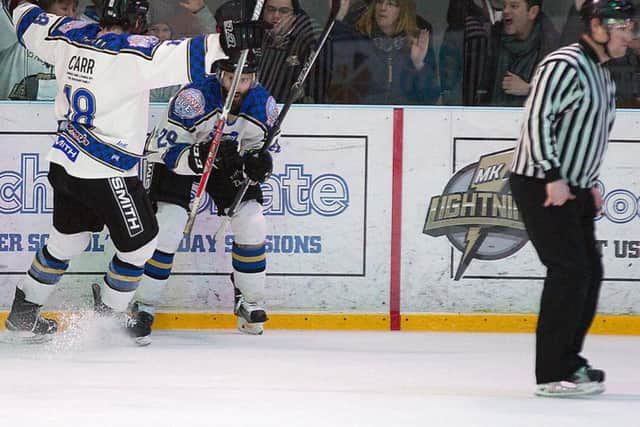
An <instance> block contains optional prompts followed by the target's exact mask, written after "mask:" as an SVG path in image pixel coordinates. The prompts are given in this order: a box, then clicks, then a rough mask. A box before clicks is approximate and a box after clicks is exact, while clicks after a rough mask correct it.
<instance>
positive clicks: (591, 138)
mask: <svg viewBox="0 0 640 427" xmlns="http://www.w3.org/2000/svg"><path fill="white" fill-rule="evenodd" d="M615 92H616V87H615V83H614V81H613V79H612V78H611V75H610V74H609V70H608V69H607V68H605V67H604V66H603V65H602V64H600V63H599V59H598V56H597V55H596V53H595V51H594V50H593V49H592V48H591V47H590V46H589V45H588V44H587V43H586V42H584V41H583V40H581V41H580V42H578V43H574V44H572V45H569V46H566V47H563V48H561V49H558V50H556V51H554V52H552V53H550V54H549V55H548V56H547V57H546V58H545V59H543V60H542V62H541V63H540V65H539V66H538V69H537V70H536V75H535V77H534V79H533V86H532V89H531V93H530V94H529V98H528V99H527V102H526V104H525V114H526V116H525V121H524V123H523V125H522V132H521V134H520V138H519V140H518V144H517V146H516V151H515V154H514V157H513V164H512V165H511V171H512V173H515V174H518V175H525V176H530V177H536V178H541V179H545V180H547V181H555V180H557V179H560V178H562V179H564V180H565V181H566V182H567V183H568V184H569V185H573V186H577V187H581V188H590V187H592V186H593V185H594V184H595V181H596V180H597V179H598V176H599V174H600V166H601V164H602V159H603V157H604V154H605V151H606V148H607V143H608V141H609V134H610V132H611V129H612V128H613V123H614V120H615V107H616V106H615Z"/></svg>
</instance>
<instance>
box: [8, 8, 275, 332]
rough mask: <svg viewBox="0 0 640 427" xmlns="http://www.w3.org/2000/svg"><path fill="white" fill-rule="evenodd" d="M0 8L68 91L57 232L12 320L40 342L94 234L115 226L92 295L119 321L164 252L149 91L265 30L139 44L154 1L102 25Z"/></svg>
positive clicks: (113, 13)
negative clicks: (152, 179) (149, 183)
mask: <svg viewBox="0 0 640 427" xmlns="http://www.w3.org/2000/svg"><path fill="white" fill-rule="evenodd" d="M2 4H3V7H4V8H5V9H6V11H7V12H8V14H9V16H12V21H13V25H14V26H15V29H16V33H17V36H18V39H19V40H20V42H21V43H23V44H24V45H25V47H26V48H28V49H29V50H31V51H32V52H34V53H35V54H36V55H38V56H39V57H40V58H42V59H43V60H44V61H46V62H48V63H50V64H53V65H54V67H55V72H56V80H57V84H58V93H57V95H56V98H55V115H56V118H57V119H58V120H59V126H58V132H57V137H56V140H55V142H54V144H53V148H52V149H51V151H50V153H49V156H48V159H49V161H50V169H49V181H50V183H51V185H52V187H53V190H54V209H53V228H52V230H51V232H50V237H49V240H48V241H47V244H46V245H44V246H43V247H42V248H40V250H39V251H38V252H37V253H36V255H35V257H34V260H33V262H32V264H31V267H30V268H29V270H28V272H27V274H26V277H25V278H24V280H22V282H21V283H19V284H18V285H17V288H16V291H15V298H14V301H13V305H12V307H11V312H10V314H9V316H8V318H7V320H6V322H5V325H6V328H7V330H8V331H10V332H14V333H15V334H13V336H14V337H19V338H23V339H24V340H32V341H38V340H42V339H44V338H45V337H46V336H47V335H49V334H52V333H54V332H56V330H57V327H58V325H57V323H56V321H55V320H53V319H47V318H44V317H42V316H41V315H40V308H41V307H42V305H43V304H44V303H45V302H46V301H47V299H48V298H49V295H50V294H51V292H52V291H53V290H54V289H55V285H56V284H57V283H58V282H59V280H60V278H61V277H62V275H63V274H64V272H65V271H66V270H67V268H68V267H69V260H70V259H71V258H73V257H74V256H76V255H79V254H80V253H82V252H83V251H84V250H85V248H86V247H87V244H88V243H89V240H90V238H91V233H92V232H99V231H101V230H102V229H103V228H104V226H106V227H107V228H108V230H109V233H110V237H111V240H112V241H113V242H114V245H115V247H116V254H115V255H114V257H113V258H112V260H111V262H110V263H109V266H108V271H107V273H106V274H105V276H104V281H103V283H101V284H100V285H99V286H96V287H95V289H94V294H95V297H96V306H97V307H101V308H103V309H105V310H106V311H110V312H111V313H121V312H124V311H125V310H126V309H127V307H128V305H129V303H130V301H131V298H132V297H133V295H134V292H135V289H136V288H137V285H138V283H139V281H140V278H141V277H142V274H143V272H144V264H145V262H146V261H147V260H148V259H149V258H151V256H152V254H153V253H154V250H155V247H156V242H157V233H158V224H157V222H156V219H155V216H154V213H153V209H152V207H151V203H150V202H149V199H148V196H147V194H146V192H145V191H144V189H143V187H142V185H141V183H140V182H139V180H138V178H137V165H138V163H139V161H140V159H141V156H142V154H143V151H144V145H145V136H146V131H147V120H148V102H149V90H150V89H152V88H156V87H162V86H169V85H174V84H182V83H187V82H190V81H196V80H198V79H202V78H204V76H205V75H206V74H205V70H207V69H209V68H208V67H210V66H211V64H212V63H213V62H214V61H216V60H218V59H221V58H225V57H227V54H230V53H234V52H238V51H239V50H240V49H247V48H254V47H256V46H260V44H261V42H262V37H263V35H264V25H263V24H260V23H257V22H244V23H232V22H227V23H225V26H224V32H223V33H222V34H221V35H218V34H215V35H213V34H211V35H206V36H200V37H194V38H191V39H184V40H179V41H166V42H162V43H160V42H159V41H158V39H157V38H155V37H153V36H143V35H140V34H139V33H142V32H143V31H144V27H145V26H146V15H147V11H148V8H149V4H148V2H147V1H146V0H109V1H108V2H106V3H105V6H104V9H103V11H102V15H101V20H100V23H99V24H94V23H89V22H86V21H80V20H76V19H72V18H68V17H59V16H56V15H52V14H47V13H45V12H44V11H43V10H42V9H40V8H39V7H37V6H35V5H33V4H30V3H28V2H19V1H16V0H2Z"/></svg>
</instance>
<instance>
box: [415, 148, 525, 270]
mask: <svg viewBox="0 0 640 427" xmlns="http://www.w3.org/2000/svg"><path fill="white" fill-rule="evenodd" d="M512 157H513V149H510V150H508V151H499V152H496V153H491V154H487V155H484V156H482V157H481V158H480V160H479V161H478V162H477V163H472V164H470V165H467V166H465V167H464V168H462V169H461V170H460V171H459V172H457V173H456V174H455V175H454V176H453V178H451V179H450V180H449V182H448V183H447V185H446V186H445V188H444V190H443V192H442V194H441V195H439V196H433V197H432V198H431V201H430V203H429V210H428V214H427V219H426V221H425V225H424V229H423V231H422V232H423V233H424V234H428V235H429V236H434V237H438V236H442V235H446V236H447V238H448V239H449V241H450V242H451V244H452V245H453V246H454V247H455V248H456V249H457V250H459V251H460V252H462V258H461V260H460V264H459V265H458V268H457V270H456V273H455V277H454V280H460V278H461V277H462V275H463V274H464V272H465V270H466V269H467V267H469V264H470V263H471V261H472V260H473V259H474V258H476V259H480V260H499V259H503V258H507V257H509V256H511V255H513V254H514V253H516V252H517V251H518V250H520V249H521V248H522V247H523V246H524V245H525V243H527V240H528V238H527V234H526V232H525V228H524V224H523V223H522V220H521V219H520V212H519V211H518V208H517V206H516V204H515V202H514V201H513V198H512V196H511V191H510V189H509V184H508V181H507V178H508V175H509V170H508V165H509V164H511V159H512Z"/></svg>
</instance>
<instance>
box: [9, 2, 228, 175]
mask: <svg viewBox="0 0 640 427" xmlns="http://www.w3.org/2000/svg"><path fill="white" fill-rule="evenodd" d="M13 24H14V27H15V29H16V33H17V35H18V40H20V42H21V43H22V44H23V45H25V47H27V48H28V49H30V50H32V51H33V52H34V53H36V54H37V55H38V56H39V57H41V58H42V59H43V60H45V61H47V62H48V63H50V64H53V65H54V66H55V73H56V80H57V84H58V93H57V95H56V100H55V116H56V119H58V120H59V122H60V125H59V129H58V134H57V138H56V141H55V142H54V144H53V148H52V150H51V152H50V154H49V160H50V161H51V162H54V163H57V164H60V165H61V166H63V167H64V168H65V169H66V171H67V172H68V173H69V174H70V175H73V176H76V177H80V178H107V177H112V176H132V175H135V174H137V167H136V166H137V165H138V163H139V161H140V159H141V158H142V155H143V151H144V146H145V139H146V133H147V127H148V108H149V90H151V89H153V88H158V87H164V86H171V85H176V84H184V83H188V82H191V81H197V80H199V79H203V78H205V77H206V72H205V70H209V69H211V64H212V63H213V62H214V61H215V60H217V59H220V58H225V57H226V55H225V54H224V52H223V51H222V48H221V47H220V43H219V36H218V35H217V34H210V35H208V36H200V37H194V38H190V39H183V40H169V41H165V42H162V43H161V42H160V41H159V40H158V39H157V38H156V37H153V36H142V35H132V34H128V33H123V34H116V33H108V34H104V35H99V33H100V31H101V29H100V26H99V25H97V24H93V23H91V22H87V21H81V20H76V19H71V18H63V17H59V16H56V15H51V14H47V13H45V12H44V11H43V10H42V9H40V8H39V7H37V6H34V5H32V4H30V3H23V4H22V5H20V6H18V7H17V8H16V9H15V10H14V12H13Z"/></svg>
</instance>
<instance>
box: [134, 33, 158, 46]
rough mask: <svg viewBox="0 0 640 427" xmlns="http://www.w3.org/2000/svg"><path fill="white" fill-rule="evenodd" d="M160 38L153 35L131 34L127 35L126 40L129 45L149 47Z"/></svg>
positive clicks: (155, 43)
mask: <svg viewBox="0 0 640 427" xmlns="http://www.w3.org/2000/svg"><path fill="white" fill-rule="evenodd" d="M159 41H160V40H159V39H158V38H157V37H155V36H141V35H137V34H134V35H131V36H129V37H127V42H128V43H129V46H131V47H142V48H150V47H152V46H155V45H157V44H158V42H159Z"/></svg>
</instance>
